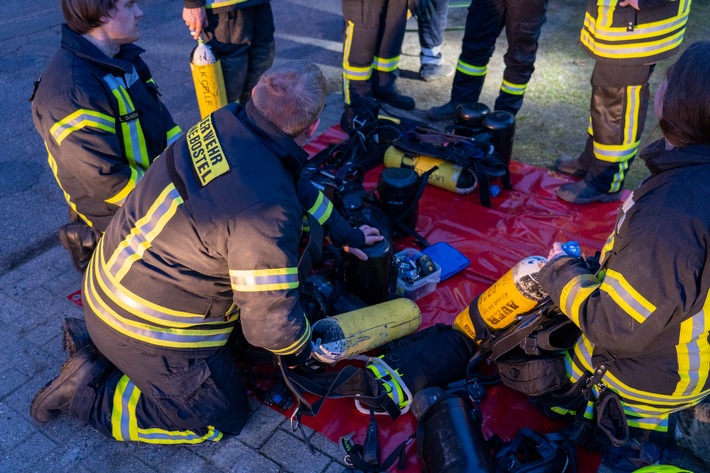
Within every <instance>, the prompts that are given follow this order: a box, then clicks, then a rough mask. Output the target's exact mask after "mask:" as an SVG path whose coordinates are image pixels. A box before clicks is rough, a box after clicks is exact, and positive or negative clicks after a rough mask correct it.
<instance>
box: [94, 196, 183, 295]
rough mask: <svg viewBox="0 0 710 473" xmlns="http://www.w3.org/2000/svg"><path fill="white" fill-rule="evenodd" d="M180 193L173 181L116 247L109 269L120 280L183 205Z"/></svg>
mask: <svg viewBox="0 0 710 473" xmlns="http://www.w3.org/2000/svg"><path fill="white" fill-rule="evenodd" d="M182 203H183V200H182V197H180V194H179V193H178V191H177V190H176V189H175V186H174V185H173V184H172V183H171V184H169V185H168V186H167V187H166V188H165V189H163V191H162V192H161V193H160V195H159V196H158V198H157V199H156V200H155V202H153V205H151V207H150V209H148V212H147V213H146V214H145V216H143V217H141V218H140V219H138V220H137V221H136V224H135V226H134V227H133V228H132V229H131V231H130V233H129V234H128V236H126V238H125V239H124V240H123V241H122V242H121V243H120V244H119V245H118V246H117V247H116V249H115V250H114V252H113V254H112V255H111V258H110V259H109V261H108V266H107V267H108V268H109V269H108V271H109V272H110V273H111V274H112V275H113V277H114V278H115V279H116V280H117V281H120V280H121V279H123V277H124V276H125V274H126V273H127V272H128V271H129V270H130V268H131V265H132V264H133V263H134V262H135V261H138V260H139V259H141V258H142V257H143V254H144V253H145V251H146V250H147V249H148V248H150V246H151V242H152V241H153V240H154V239H155V238H156V237H157V236H158V235H159V234H160V232H161V231H162V230H163V228H164V227H165V225H167V223H168V222H169V221H170V219H171V218H172V217H173V216H174V215H175V213H176V212H177V209H178V207H179V206H180V205H182Z"/></svg>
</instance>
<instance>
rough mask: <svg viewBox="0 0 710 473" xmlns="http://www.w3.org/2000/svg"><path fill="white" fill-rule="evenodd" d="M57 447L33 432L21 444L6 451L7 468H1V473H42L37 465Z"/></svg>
mask: <svg viewBox="0 0 710 473" xmlns="http://www.w3.org/2000/svg"><path fill="white" fill-rule="evenodd" d="M57 447H58V446H57V444H56V443H54V442H53V441H51V440H49V439H48V438H47V437H45V436H44V435H42V434H40V433H37V432H33V433H32V434H31V435H30V436H29V437H27V438H26V439H25V440H24V441H23V442H20V443H19V444H18V445H16V446H14V447H13V448H12V449H9V450H8V454H7V460H8V461H9V465H8V468H2V471H8V472H9V471H16V472H19V471H42V470H40V466H39V465H38V463H43V462H44V460H45V459H46V458H47V457H48V456H50V455H51V454H52V453H53V452H54V451H55V450H56V449H57ZM44 471H46V470H44Z"/></svg>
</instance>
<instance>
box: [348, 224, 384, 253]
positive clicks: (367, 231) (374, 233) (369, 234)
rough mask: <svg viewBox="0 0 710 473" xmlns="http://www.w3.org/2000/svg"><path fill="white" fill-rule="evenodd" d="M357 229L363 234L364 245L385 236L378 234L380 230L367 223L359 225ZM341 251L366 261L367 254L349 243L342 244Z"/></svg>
mask: <svg viewBox="0 0 710 473" xmlns="http://www.w3.org/2000/svg"><path fill="white" fill-rule="evenodd" d="M357 230H359V231H360V232H362V234H363V235H364V237H365V238H364V240H365V245H372V244H373V243H377V242H378V241H382V240H384V239H385V237H383V236H382V235H381V234H380V231H379V230H378V229H376V228H375V227H371V226H369V225H360V227H359V228H358V229H357ZM343 251H345V252H346V253H350V254H352V255H353V256H355V257H356V258H358V259H359V260H361V261H367V255H366V254H365V252H364V251H362V250H361V249H359V248H353V247H352V246H349V245H343Z"/></svg>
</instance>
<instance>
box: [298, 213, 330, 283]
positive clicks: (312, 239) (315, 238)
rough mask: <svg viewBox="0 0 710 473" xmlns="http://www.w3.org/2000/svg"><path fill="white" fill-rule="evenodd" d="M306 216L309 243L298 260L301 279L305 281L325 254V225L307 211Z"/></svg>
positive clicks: (299, 278)
mask: <svg viewBox="0 0 710 473" xmlns="http://www.w3.org/2000/svg"><path fill="white" fill-rule="evenodd" d="M306 217H307V219H308V227H309V228H310V234H309V235H308V243H307V244H306V247H305V248H304V250H303V253H302V254H301V258H300V259H299V260H298V280H299V281H305V280H306V279H307V278H308V275H309V274H310V273H311V269H313V267H314V266H315V265H316V264H317V263H320V261H321V257H322V256H323V238H324V231H323V227H322V226H321V224H320V223H319V222H318V220H317V219H316V218H315V217H314V216H313V215H311V214H310V213H308V212H306Z"/></svg>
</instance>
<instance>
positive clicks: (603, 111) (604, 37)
mask: <svg viewBox="0 0 710 473" xmlns="http://www.w3.org/2000/svg"><path fill="white" fill-rule="evenodd" d="M690 3H691V2H690V0H679V1H675V0H639V2H638V6H639V10H635V9H634V8H633V7H631V6H625V7H619V6H618V5H617V3H616V2H604V3H603V4H601V3H599V2H598V1H596V0H590V1H589V4H588V6H587V12H586V14H585V17H584V26H583V27H582V32H581V35H580V41H581V43H582V47H583V48H584V49H585V50H586V51H587V53H588V54H589V55H590V56H592V57H593V58H594V59H596V63H595V65H594V71H593V73H592V79H591V83H592V100H591V110H590V123H589V128H588V133H589V137H588V139H587V143H586V146H585V150H584V151H583V152H582V154H581V155H580V156H579V162H580V165H581V167H582V168H583V169H586V170H587V173H586V176H585V178H584V181H585V182H586V183H587V185H589V186H591V187H592V188H593V189H594V190H596V191H597V192H603V193H613V192H617V191H619V190H621V188H622V185H623V182H624V178H625V177H626V173H627V171H628V169H629V167H630V166H631V163H632V162H633V160H634V157H635V156H636V153H637V152H638V148H639V142H640V139H641V133H642V132H643V129H644V124H645V121H646V111H647V110H648V100H649V96H650V92H649V87H648V80H649V78H650V76H651V73H652V72H653V68H654V65H655V63H656V62H658V61H660V60H661V59H665V58H667V57H670V56H671V55H673V54H674V53H675V52H676V51H677V48H678V46H680V44H681V42H682V41H683V35H684V33H685V25H686V23H687V21H688V15H689V13H690Z"/></svg>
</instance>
